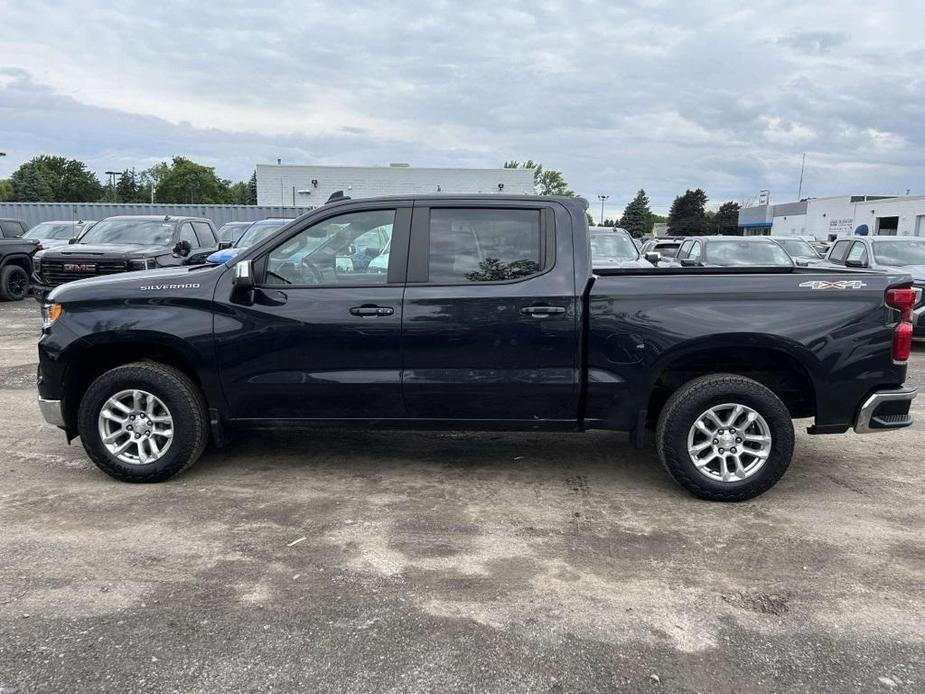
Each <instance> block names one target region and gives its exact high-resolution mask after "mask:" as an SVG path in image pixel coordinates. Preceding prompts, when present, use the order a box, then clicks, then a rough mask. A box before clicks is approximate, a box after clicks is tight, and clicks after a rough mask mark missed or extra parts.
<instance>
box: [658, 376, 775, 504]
mask: <svg viewBox="0 0 925 694" xmlns="http://www.w3.org/2000/svg"><path fill="white" fill-rule="evenodd" d="M656 446H657V450H658V455H659V457H660V458H661V460H662V463H663V464H664V465H665V468H666V469H667V470H668V472H669V473H670V474H671V476H672V477H674V479H675V480H676V481H677V482H678V483H679V484H680V485H681V486H682V487H684V488H685V489H687V490H688V491H689V492H690V493H691V494H693V495H694V496H698V497H700V498H701V499H709V500H711V501H744V500H746V499H751V498H753V497H756V496H758V495H759V494H762V493H764V492H766V491H767V490H768V489H770V488H771V487H773V486H774V484H775V483H776V482H777V480H779V479H780V478H781V476H782V475H783V474H784V472H785V471H786V470H787V466H789V465H790V459H791V457H792V456H793V422H792V420H791V417H790V412H789V411H788V410H787V407H786V405H784V403H783V402H781V400H780V398H778V397H777V396H776V395H775V394H774V393H773V392H771V391H770V390H768V389H767V388H766V387H765V386H763V385H761V384H760V383H758V382H757V381H753V380H752V379H750V378H745V377H744V376H736V375H734V374H715V375H710V376H702V377H701V378H696V379H694V380H693V381H690V382H689V383H686V384H685V385H683V386H682V387H681V388H679V389H678V390H677V391H675V392H674V394H673V395H672V396H671V397H670V398H669V399H668V402H667V403H666V404H665V407H664V409H663V410H662V412H661V415H660V416H659V420H658V428H657V430H656Z"/></svg>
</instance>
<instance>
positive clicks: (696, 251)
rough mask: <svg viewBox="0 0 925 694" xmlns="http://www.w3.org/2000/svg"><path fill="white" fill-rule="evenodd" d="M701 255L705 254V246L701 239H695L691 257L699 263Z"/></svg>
mask: <svg viewBox="0 0 925 694" xmlns="http://www.w3.org/2000/svg"><path fill="white" fill-rule="evenodd" d="M701 256H703V248H702V247H701V245H700V241H695V242H694V245H693V247H692V248H691V253H690V259H691V260H696V261H697V262H698V263H699V262H700V258H701Z"/></svg>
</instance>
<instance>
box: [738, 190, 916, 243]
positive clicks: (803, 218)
mask: <svg viewBox="0 0 925 694" xmlns="http://www.w3.org/2000/svg"><path fill="white" fill-rule="evenodd" d="M739 230H740V231H741V232H742V233H743V234H746V235H752V234H768V233H770V234H772V235H773V236H814V237H815V238H816V239H818V240H820V241H829V240H832V239H834V238H836V237H837V236H848V235H852V234H864V235H867V234H870V235H879V236H925V195H898V196H894V195H839V196H835V197H830V198H808V199H806V200H801V201H799V202H788V203H783V204H779V205H760V206H758V207H748V208H745V209H743V210H740V211H739Z"/></svg>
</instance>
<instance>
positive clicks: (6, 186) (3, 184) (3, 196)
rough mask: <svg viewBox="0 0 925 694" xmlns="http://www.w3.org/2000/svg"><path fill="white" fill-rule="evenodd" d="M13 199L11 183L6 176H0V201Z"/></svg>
mask: <svg viewBox="0 0 925 694" xmlns="http://www.w3.org/2000/svg"><path fill="white" fill-rule="evenodd" d="M12 199H13V184H12V183H10V179H8V178H0V202H6V201H7V200H12Z"/></svg>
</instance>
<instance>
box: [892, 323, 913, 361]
mask: <svg viewBox="0 0 925 694" xmlns="http://www.w3.org/2000/svg"><path fill="white" fill-rule="evenodd" d="M911 353H912V323H906V322H903V323H900V324H899V325H897V326H896V330H895V331H894V332H893V361H895V362H905V361H908V360H909V355H910V354H911Z"/></svg>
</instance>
